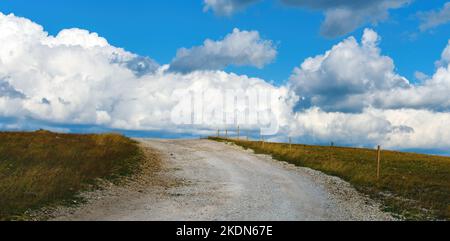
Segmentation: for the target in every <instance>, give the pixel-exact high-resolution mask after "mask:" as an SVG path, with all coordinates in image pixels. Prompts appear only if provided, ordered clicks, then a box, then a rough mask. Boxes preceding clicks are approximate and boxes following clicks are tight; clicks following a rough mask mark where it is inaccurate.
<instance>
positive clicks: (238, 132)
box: [237, 126, 241, 141]
mask: <svg viewBox="0 0 450 241" xmlns="http://www.w3.org/2000/svg"><path fill="white" fill-rule="evenodd" d="M240 134H241V129H240V127H239V126H238V129H237V137H238V138H237V139H238V141H239V139H240V137H241V135H240Z"/></svg>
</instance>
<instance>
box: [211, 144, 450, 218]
mask: <svg viewBox="0 0 450 241" xmlns="http://www.w3.org/2000/svg"><path fill="white" fill-rule="evenodd" d="M210 139H212V140H216V141H229V142H233V143H235V144H237V145H239V146H242V147H244V148H250V149H253V150H254V151H255V152H256V153H261V154H269V155H272V156H273V158H274V159H277V160H280V161H286V162H289V163H292V164H295V165H297V166H302V167H309V168H312V169H315V170H319V171H322V172H324V173H326V174H329V175H333V176H337V177H340V178H342V179H344V180H346V181H348V182H349V183H351V184H352V185H353V186H354V187H355V188H357V189H358V190H359V191H361V192H362V193H365V194H368V195H369V196H371V197H372V198H375V199H377V200H380V201H382V203H383V204H384V205H385V209H386V211H390V212H392V213H394V214H398V215H399V216H401V217H403V218H405V219H407V220H449V219H450V158H449V157H441V156H431V155H422V154H415V153H403V152H395V151H383V152H382V155H381V159H382V165H381V177H380V179H379V180H378V179H377V161H376V157H377V152H376V150H372V149H362V148H345V147H331V146H309V145H292V149H290V147H289V144H283V143H265V144H264V145H262V143H261V142H252V141H238V140H224V139H221V138H210Z"/></svg>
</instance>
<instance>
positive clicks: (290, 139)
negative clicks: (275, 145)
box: [289, 137, 292, 151]
mask: <svg viewBox="0 0 450 241" xmlns="http://www.w3.org/2000/svg"><path fill="white" fill-rule="evenodd" d="M289 151H292V138H291V137H289Z"/></svg>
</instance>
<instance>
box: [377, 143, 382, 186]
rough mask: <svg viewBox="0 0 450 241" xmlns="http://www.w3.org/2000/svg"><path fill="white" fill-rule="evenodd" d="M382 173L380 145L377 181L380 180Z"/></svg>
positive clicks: (379, 148)
mask: <svg viewBox="0 0 450 241" xmlns="http://www.w3.org/2000/svg"><path fill="white" fill-rule="evenodd" d="M380 172H381V146H380V145H378V150H377V180H380Z"/></svg>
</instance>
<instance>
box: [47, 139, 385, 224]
mask: <svg viewBox="0 0 450 241" xmlns="http://www.w3.org/2000/svg"><path fill="white" fill-rule="evenodd" d="M139 141H140V142H141V143H142V144H141V145H142V146H143V147H144V148H148V149H149V150H150V149H152V150H157V152H159V155H160V156H161V157H162V162H161V166H160V168H159V169H158V171H157V172H154V173H147V174H146V175H144V177H141V178H137V179H135V180H130V181H128V182H127V184H126V185H122V186H115V185H112V184H107V185H105V186H106V187H105V188H104V189H103V190H101V191H95V192H91V193H86V194H84V195H85V197H87V199H88V200H89V201H88V202H87V203H86V204H84V205H82V206H80V207H77V208H61V209H59V210H58V211H56V212H55V213H54V214H53V216H55V217H56V218H55V220H180V221H188V220H194V221H197V220H205V221H208V220H225V221H228V220H229V221H234V220H243V221H246V220H249V221H277V220H393V217H392V216H391V215H390V214H388V213H384V212H382V211H380V208H379V205H378V204H377V203H376V202H374V201H373V200H370V199H369V198H367V197H365V196H363V195H361V194H360V193H358V192H357V191H356V190H355V189H354V188H352V187H351V186H350V185H349V184H348V183H346V182H344V181H342V180H340V179H339V178H336V177H331V176H328V175H325V174H322V173H320V172H317V171H313V170H311V169H307V168H301V167H295V166H293V165H290V164H287V163H283V162H279V161H275V160H273V159H272V158H271V157H269V156H265V155H256V154H254V153H253V152H251V151H247V150H243V149H242V148H240V147H237V146H234V145H231V144H225V143H219V142H214V141H209V140H149V139H139ZM144 173H145V172H144Z"/></svg>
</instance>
